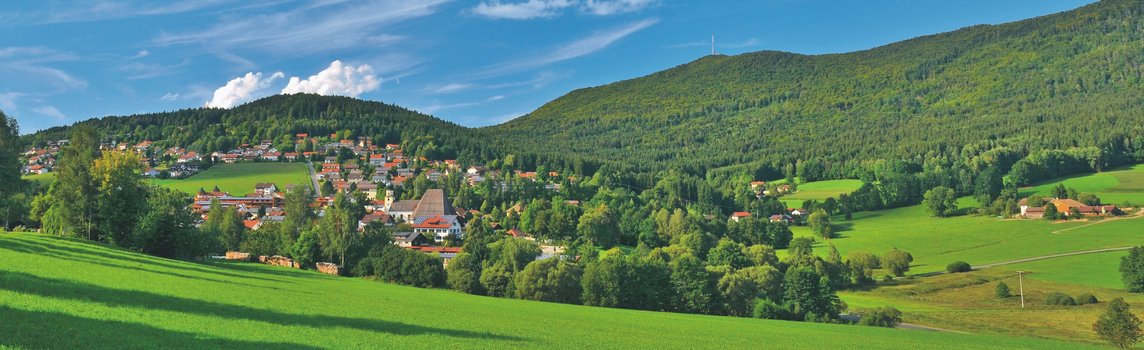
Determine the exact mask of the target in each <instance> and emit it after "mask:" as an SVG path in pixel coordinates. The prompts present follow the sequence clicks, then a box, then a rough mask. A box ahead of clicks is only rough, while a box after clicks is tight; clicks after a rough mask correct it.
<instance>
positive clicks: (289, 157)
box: [285, 152, 298, 162]
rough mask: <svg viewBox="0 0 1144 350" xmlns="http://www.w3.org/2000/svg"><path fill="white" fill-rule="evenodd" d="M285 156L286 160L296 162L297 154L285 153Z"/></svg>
mask: <svg viewBox="0 0 1144 350" xmlns="http://www.w3.org/2000/svg"><path fill="white" fill-rule="evenodd" d="M285 156H286V160H288V161H291V162H293V161H295V160H298V152H286V155H285Z"/></svg>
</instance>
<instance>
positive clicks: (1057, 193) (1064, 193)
mask: <svg viewBox="0 0 1144 350" xmlns="http://www.w3.org/2000/svg"><path fill="white" fill-rule="evenodd" d="M1052 194H1053V198H1058V199H1065V198H1069V191H1068V190H1067V189H1065V184H1063V183H1060V184H1057V186H1056V187H1053V192H1052Z"/></svg>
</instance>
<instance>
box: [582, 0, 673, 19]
mask: <svg viewBox="0 0 1144 350" xmlns="http://www.w3.org/2000/svg"><path fill="white" fill-rule="evenodd" d="M656 2H657V1H655V0H587V2H585V3H584V10H585V11H587V12H588V13H591V14H593V15H597V16H611V15H617V14H621V13H629V12H636V11H639V10H643V9H645V8H648V7H650V6H652V5H655V4H656Z"/></svg>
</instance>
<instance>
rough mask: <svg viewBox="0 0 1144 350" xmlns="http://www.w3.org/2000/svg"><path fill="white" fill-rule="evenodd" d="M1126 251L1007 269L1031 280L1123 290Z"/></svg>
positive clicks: (1047, 261) (1037, 262)
mask: <svg viewBox="0 0 1144 350" xmlns="http://www.w3.org/2000/svg"><path fill="white" fill-rule="evenodd" d="M1125 256H1128V252H1127V251H1118V252H1107V253H1098V254H1085V255H1075V256H1067V257H1061V258H1054V259H1049V260H1040V261H1031V262H1026V263H1020V264H1013V265H1006V266H1005V268H1007V269H1010V270H1023V271H1027V272H1029V273H1030V275H1029V278H1033V279H1039V280H1045V281H1050V282H1057V283H1067V284H1075V285H1078V286H1089V287H1097V288H1106V289H1124V282H1123V281H1121V280H1120V258H1122V257H1125Z"/></svg>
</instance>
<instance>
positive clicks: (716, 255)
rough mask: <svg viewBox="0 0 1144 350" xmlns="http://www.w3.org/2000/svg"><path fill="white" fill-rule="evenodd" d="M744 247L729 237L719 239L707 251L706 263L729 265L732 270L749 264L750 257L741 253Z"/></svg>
mask: <svg viewBox="0 0 1144 350" xmlns="http://www.w3.org/2000/svg"><path fill="white" fill-rule="evenodd" d="M746 248H747V247H746V246H744V245H743V244H741V243H735V242H734V241H731V240H730V239H726V238H723V239H720V240H719V244H717V245H716V246H715V247H714V248H711V250H710V251H709V252H708V253H707V265H709V266H730V267H731V269H734V270H738V269H741V268H744V267H747V266H750V265H751V259H750V258H749V257H747V254H745V253H743V250H745V249H746Z"/></svg>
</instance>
